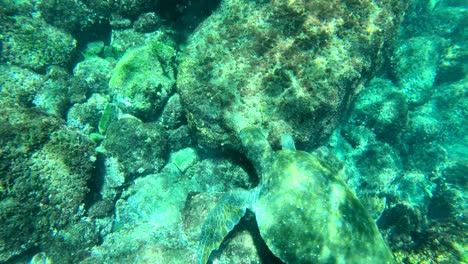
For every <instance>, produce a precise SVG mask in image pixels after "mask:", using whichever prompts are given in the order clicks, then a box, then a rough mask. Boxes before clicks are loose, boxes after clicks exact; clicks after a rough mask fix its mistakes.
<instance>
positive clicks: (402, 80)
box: [393, 37, 440, 106]
mask: <svg viewBox="0 0 468 264" xmlns="http://www.w3.org/2000/svg"><path fill="white" fill-rule="evenodd" d="M439 45H440V44H439V43H438V42H437V39H436V40H434V39H431V38H426V37H415V38H411V39H408V40H406V41H404V42H403V43H402V44H401V45H400V46H399V47H398V48H397V50H396V52H395V57H394V58H393V61H394V63H395V64H396V66H395V67H394V75H395V77H396V79H397V82H398V85H399V86H400V87H401V88H402V90H403V91H404V92H405V94H406V96H407V97H408V103H409V104H410V105H411V106H419V105H422V104H424V103H426V102H427V101H428V100H429V98H430V97H431V95H432V93H433V92H434V87H433V84H434V80H435V78H436V71H437V64H438V61H439V56H440V55H439V52H440V51H439V49H440V48H439V47H438V46H439Z"/></svg>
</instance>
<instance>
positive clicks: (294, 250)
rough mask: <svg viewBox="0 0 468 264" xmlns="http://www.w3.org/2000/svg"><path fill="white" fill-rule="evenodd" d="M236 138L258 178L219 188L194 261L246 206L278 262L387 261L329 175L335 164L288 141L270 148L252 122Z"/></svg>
mask: <svg viewBox="0 0 468 264" xmlns="http://www.w3.org/2000/svg"><path fill="white" fill-rule="evenodd" d="M240 138H241V142H242V145H243V147H244V149H245V151H246V155H247V157H248V158H249V160H251V162H252V163H253V164H254V167H255V169H256V170H257V172H258V174H259V175H260V176H261V183H260V184H259V185H258V186H257V187H256V188H254V189H252V190H249V191H247V190H234V191H231V192H228V193H226V194H225V195H223V197H222V198H221V199H220V201H219V202H218V204H217V205H216V206H215V208H214V209H213V210H212V211H211V212H210V214H209V215H208V217H207V220H206V221H205V223H204V226H203V228H202V236H201V240H200V245H199V251H198V263H199V264H205V263H207V261H208V259H209V257H210V254H211V252H212V251H213V250H214V249H216V248H218V247H219V245H220V244H221V242H222V240H223V239H224V237H225V236H226V235H227V234H228V233H229V232H230V231H231V230H232V229H233V228H234V226H235V225H236V224H237V223H238V222H239V220H240V219H241V218H242V216H243V215H244V214H245V212H246V210H247V209H249V210H251V211H252V212H253V213H254V214H255V217H256V220H257V223H258V228H259V230H260V235H261V236H262V238H263V239H264V241H265V243H266V244H267V246H268V248H269V249H270V250H271V252H272V253H273V254H274V255H276V256H277V257H278V258H280V259H281V260H282V261H283V262H285V263H301V264H304V263H393V262H394V260H393V256H392V253H391V251H390V249H389V248H388V246H387V245H386V244H385V242H384V240H383V239H382V237H381V235H380V233H379V231H378V229H377V226H376V224H375V223H374V221H373V220H372V219H371V217H370V216H369V215H368V213H367V211H366V209H364V207H363V206H362V204H361V203H360V202H359V200H358V199H357V198H356V196H355V195H354V194H353V192H352V191H351V190H350V189H349V188H348V187H347V186H346V184H345V183H344V182H343V181H342V180H340V179H339V178H338V177H337V174H338V170H337V169H333V168H332V166H329V165H327V164H326V163H325V162H323V161H322V159H321V158H319V157H318V155H314V154H311V153H307V152H304V151H298V150H295V149H294V147H293V146H294V144H291V143H289V144H283V149H282V150H280V151H276V152H275V151H273V150H272V149H271V147H270V145H269V143H268V141H267V140H266V137H265V136H264V135H263V133H262V131H261V130H260V129H257V128H245V129H243V130H242V131H241V132H240ZM285 138H288V137H285ZM285 142H286V141H285ZM289 142H292V141H289Z"/></svg>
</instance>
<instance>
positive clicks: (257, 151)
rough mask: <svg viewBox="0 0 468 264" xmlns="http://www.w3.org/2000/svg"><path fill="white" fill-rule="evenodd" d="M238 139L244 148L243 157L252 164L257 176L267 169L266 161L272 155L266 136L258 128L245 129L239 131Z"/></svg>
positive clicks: (267, 163)
mask: <svg viewBox="0 0 468 264" xmlns="http://www.w3.org/2000/svg"><path fill="white" fill-rule="evenodd" d="M239 137H240V139H241V142H242V146H243V147H244V151H245V155H246V156H247V158H249V160H250V161H251V162H252V163H253V165H254V167H255V170H256V171H257V173H258V174H259V175H262V173H263V172H264V171H265V170H266V169H268V167H269V162H268V160H269V159H270V157H271V154H272V153H273V150H272V149H271V146H270V143H268V140H267V135H265V134H264V133H263V131H262V130H261V129H260V128H257V127H247V128H244V129H242V130H241V131H240V133H239Z"/></svg>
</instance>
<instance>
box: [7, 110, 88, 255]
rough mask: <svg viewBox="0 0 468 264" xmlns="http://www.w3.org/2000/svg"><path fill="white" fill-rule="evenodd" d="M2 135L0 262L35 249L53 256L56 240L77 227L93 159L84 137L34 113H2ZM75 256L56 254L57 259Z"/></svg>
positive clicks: (59, 123) (49, 117) (78, 244)
mask: <svg viewBox="0 0 468 264" xmlns="http://www.w3.org/2000/svg"><path fill="white" fill-rule="evenodd" d="M0 135H1V136H0V149H1V151H0V152H1V155H0V171H1V175H2V177H1V178H0V219H2V221H0V245H1V246H0V262H5V261H7V260H8V259H10V258H11V257H13V256H15V255H18V254H20V253H23V252H25V251H27V250H29V249H32V248H33V247H34V248H40V249H42V250H46V251H49V250H52V247H53V246H50V243H51V241H52V240H54V238H53V234H54V233H55V232H60V230H62V229H64V228H66V227H67V226H68V227H70V225H71V226H73V224H75V223H76V222H77V216H78V215H80V214H82V213H83V208H82V206H83V203H84V199H85V196H86V194H87V192H88V186H87V181H88V180H89V179H90V177H91V171H92V168H93V163H94V160H95V156H94V151H93V146H92V144H91V142H90V141H89V140H88V139H87V138H86V137H84V136H82V135H81V134H79V133H77V132H75V131H72V130H69V129H67V128H66V127H65V126H64V124H63V122H61V121H60V120H58V119H56V117H51V116H48V115H46V114H43V113H40V112H37V111H36V110H31V109H25V108H2V109H1V110H0ZM70 228H72V227H70ZM87 230H88V231H90V233H92V232H91V231H92V230H93V228H91V227H90V228H89V229H87ZM69 238H70V239H75V238H76V237H74V238H72V237H70V236H69ZM66 240H68V238H67V239H66ZM93 241H94V242H96V241H95V240H92V239H90V240H89V241H88V242H90V243H91V244H92V243H94V242H93ZM84 244H87V242H86V243H84ZM81 245H83V244H81V243H77V244H75V245H74V249H76V250H80V249H82V248H81ZM87 245H89V244H87ZM72 254H73V253H71V251H70V250H69V249H68V250H61V249H58V248H57V249H56V250H55V255H54V256H55V257H53V259H54V260H55V261H57V260H59V259H62V260H63V259H66V258H69V257H70V258H72ZM58 256H61V257H58Z"/></svg>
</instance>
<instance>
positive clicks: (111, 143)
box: [103, 117, 168, 177]
mask: <svg viewBox="0 0 468 264" xmlns="http://www.w3.org/2000/svg"><path fill="white" fill-rule="evenodd" d="M103 146H104V149H105V150H106V151H108V154H109V155H110V156H112V157H115V158H116V159H117V160H118V162H119V163H120V164H122V166H123V171H124V173H125V175H127V176H126V177H131V176H136V175H139V174H142V173H144V174H147V173H152V172H157V171H159V170H160V169H161V168H162V167H163V166H164V164H165V160H166V159H167V154H168V153H167V141H166V133H165V131H164V129H163V128H162V127H161V126H160V125H158V124H155V123H143V122H141V121H140V120H138V119H137V118H134V117H123V118H121V119H119V120H117V121H115V122H112V123H110V124H109V126H108V128H107V131H106V140H105V141H104V143H103Z"/></svg>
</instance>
